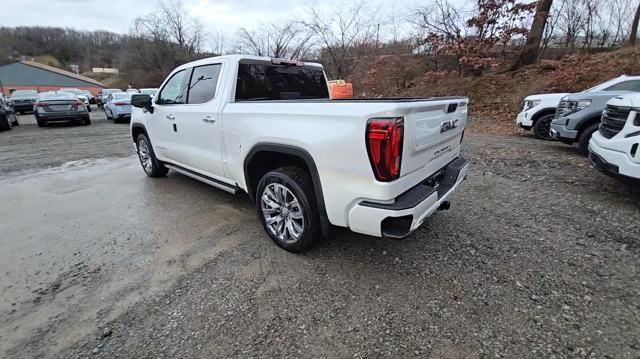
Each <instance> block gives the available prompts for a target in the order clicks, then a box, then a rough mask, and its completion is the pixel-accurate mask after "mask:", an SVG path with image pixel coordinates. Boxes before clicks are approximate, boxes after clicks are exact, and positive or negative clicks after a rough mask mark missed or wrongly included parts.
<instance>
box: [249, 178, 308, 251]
mask: <svg viewBox="0 0 640 359" xmlns="http://www.w3.org/2000/svg"><path fill="white" fill-rule="evenodd" d="M256 207H257V210H258V216H259V217H260V220H261V222H262V226H263V227H264V229H265V231H266V232H267V234H268V235H269V237H271V239H272V240H273V241H274V242H275V243H276V244H277V245H278V246H280V247H282V248H284V249H285V250H287V251H289V252H295V253H299V252H303V251H305V250H307V249H308V248H309V247H311V246H312V245H313V243H314V242H315V241H316V240H317V238H318V237H319V236H320V217H319V216H318V209H317V203H316V198H315V192H314V190H313V185H312V182H311V178H310V176H309V174H308V173H307V172H305V171H304V170H302V169H301V168H299V167H293V166H290V167H282V168H278V169H276V170H273V171H270V172H268V173H267V174H265V175H264V176H263V177H262V179H261V180H260V182H259V183H258V188H257V190H256Z"/></svg>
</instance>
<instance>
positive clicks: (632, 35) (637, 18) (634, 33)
mask: <svg viewBox="0 0 640 359" xmlns="http://www.w3.org/2000/svg"><path fill="white" fill-rule="evenodd" d="M638 22H640V3H639V4H638V8H637V9H636V14H635V15H634V16H633V23H632V24H631V31H630V32H629V42H628V44H629V46H635V45H636V40H637V39H638Z"/></svg>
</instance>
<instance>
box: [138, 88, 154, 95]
mask: <svg viewBox="0 0 640 359" xmlns="http://www.w3.org/2000/svg"><path fill="white" fill-rule="evenodd" d="M156 92H158V89H141V90H140V93H141V94H145V95H151V96H153V95H155V94H156Z"/></svg>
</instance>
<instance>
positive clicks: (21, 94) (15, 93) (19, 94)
mask: <svg viewBox="0 0 640 359" xmlns="http://www.w3.org/2000/svg"><path fill="white" fill-rule="evenodd" d="M36 96H38V91H36V90H16V91H13V93H12V94H11V97H36Z"/></svg>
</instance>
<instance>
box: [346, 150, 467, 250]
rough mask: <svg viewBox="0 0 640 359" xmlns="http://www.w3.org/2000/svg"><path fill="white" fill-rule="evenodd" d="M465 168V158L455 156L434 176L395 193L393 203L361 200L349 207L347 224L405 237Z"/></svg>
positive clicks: (365, 231)
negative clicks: (396, 194) (401, 192)
mask: <svg viewBox="0 0 640 359" xmlns="http://www.w3.org/2000/svg"><path fill="white" fill-rule="evenodd" d="M468 170H469V162H468V161H467V160H465V159H463V158H456V159H455V160H453V161H452V162H450V163H449V164H448V165H447V166H445V167H444V168H443V169H442V170H440V171H438V173H437V174H436V175H435V176H432V177H430V178H427V179H425V180H424V181H422V182H420V183H419V184H418V185H417V186H415V187H413V188H411V189H410V190H408V191H407V192H404V193H403V194H401V195H399V196H398V197H396V198H395V200H394V201H393V203H376V202H371V201H366V200H365V201H361V202H360V203H358V204H356V205H355V206H354V207H353V208H352V209H351V210H350V211H349V228H350V229H351V230H352V231H354V232H357V233H362V234H366V235H370V236H375V237H383V236H384V237H395V238H402V237H406V236H408V235H409V234H410V233H411V232H413V231H414V230H416V229H417V228H418V227H420V225H421V224H422V223H423V222H424V220H425V219H426V218H427V217H429V216H430V215H431V214H433V212H435V211H436V210H437V209H438V208H440V207H441V206H442V205H443V204H445V202H446V201H447V199H448V198H449V197H450V196H451V195H452V194H453V193H454V192H455V191H456V190H457V189H458V187H459V186H460V185H461V184H462V181H463V180H464V179H465V178H466V176H467V172H468ZM434 177H438V178H434ZM433 182H435V183H437V185H436V184H435V183H433Z"/></svg>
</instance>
